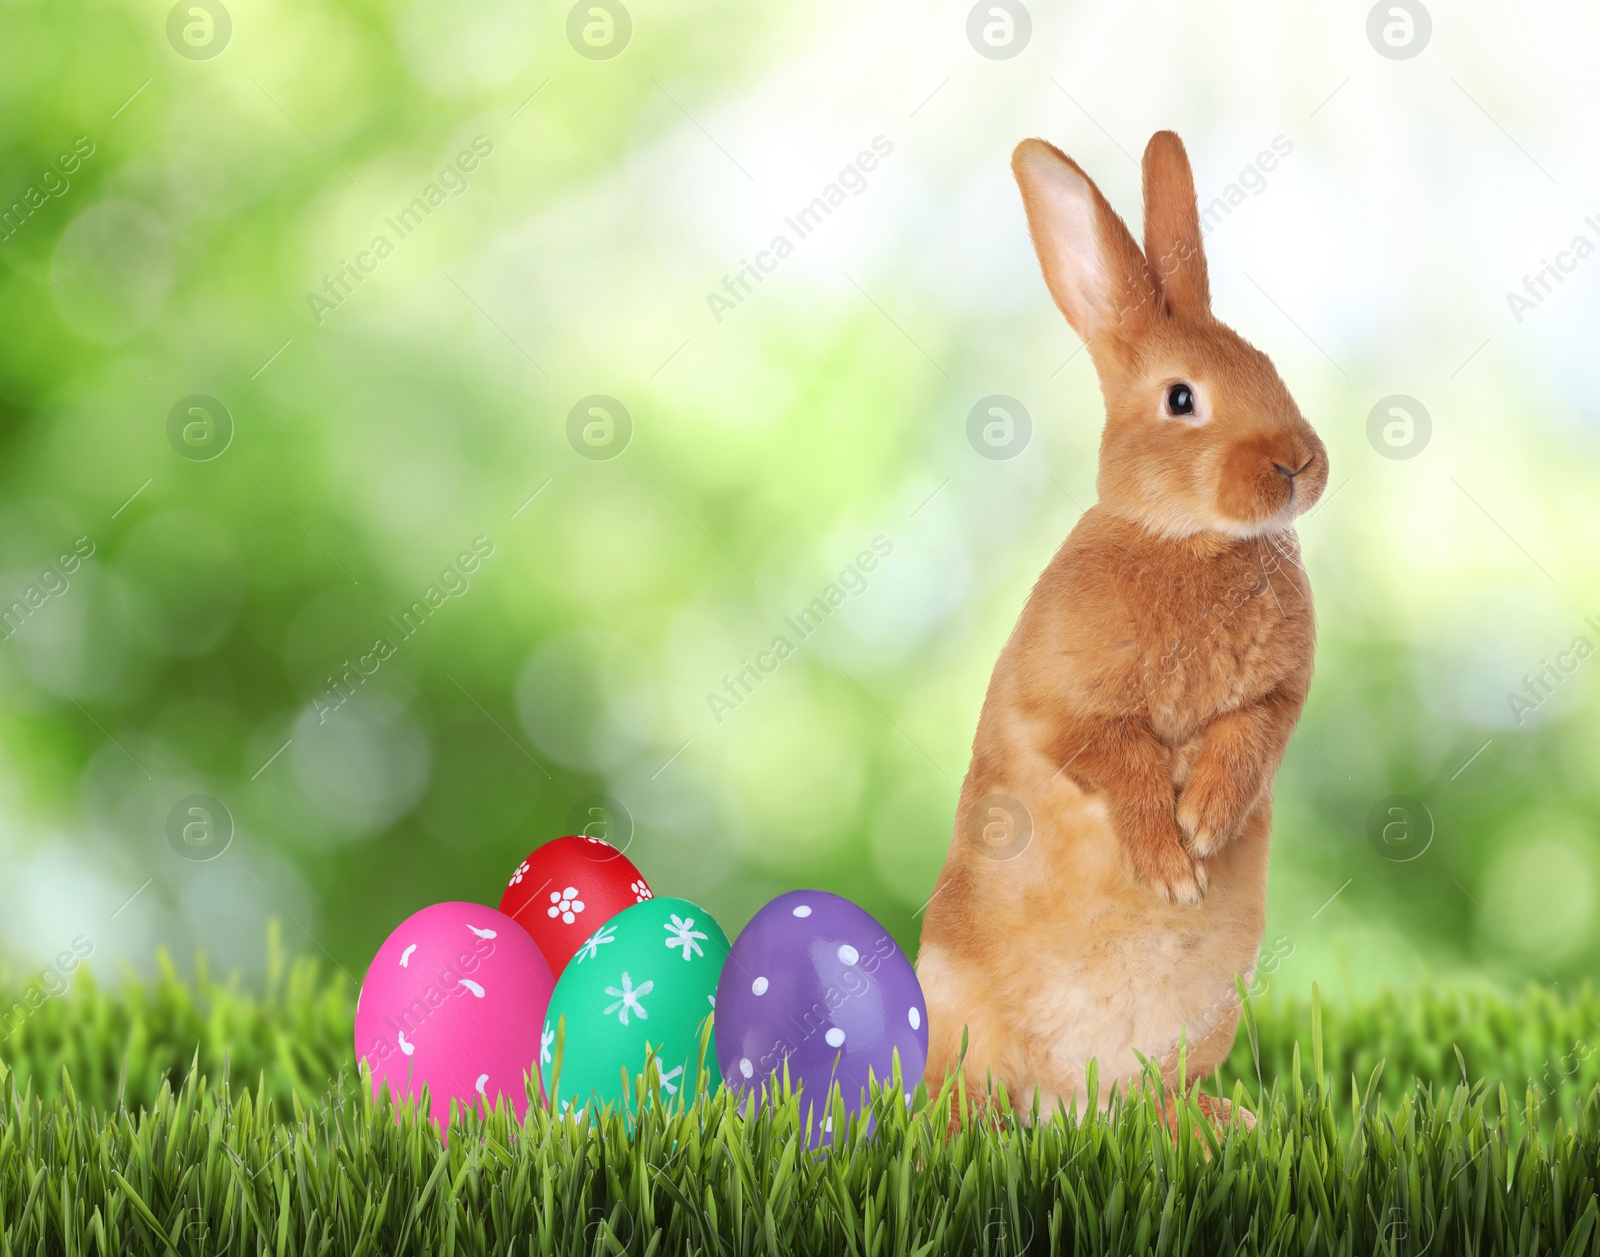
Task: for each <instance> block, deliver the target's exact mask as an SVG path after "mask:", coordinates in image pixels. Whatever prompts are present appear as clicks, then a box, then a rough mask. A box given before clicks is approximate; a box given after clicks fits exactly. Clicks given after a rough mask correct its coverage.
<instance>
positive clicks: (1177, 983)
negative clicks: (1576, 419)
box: [917, 131, 1328, 1109]
mask: <svg viewBox="0 0 1600 1257" xmlns="http://www.w3.org/2000/svg"><path fill="white" fill-rule="evenodd" d="M1012 169H1013V171H1014V172H1015V174H1016V178H1017V182H1018V184H1019V185H1020V187H1021V189H1022V198H1023V203H1024V206H1025V208H1026V210H1027V217H1028V228H1029V232H1030V233H1031V235H1032V237H1033V243H1034V248H1035V250H1036V251H1037V253H1038V255H1039V261H1040V265H1041V267H1042V269H1043V271H1044V277H1045V282H1046V285H1047V286H1048V288H1049V290H1050V293H1051V295H1052V297H1054V299H1055V302H1056V304H1057V305H1058V306H1059V307H1060V309H1061V311H1062V313H1063V314H1064V315H1065V316H1066V318H1067V321H1068V322H1069V323H1070V324H1071V325H1072V327H1073V328H1074V329H1075V330H1076V331H1077V332H1078V334H1079V335H1080V336H1081V337H1082V338H1083V339H1084V341H1085V342H1086V343H1087V344H1088V347H1089V353H1090V356H1091V357H1092V358H1093V361H1094V365H1095V369H1096V371H1097V373H1098V375H1099V379H1100V388H1101V392H1102V394H1103V395H1104V398H1105V404H1106V425H1105V431H1104V434H1103V436H1102V438H1101V442H1100V470H1099V477H1098V481H1097V488H1098V491H1099V501H1098V503H1097V504H1096V505H1095V506H1094V507H1092V508H1091V509H1090V510H1088V511H1087V512H1085V513H1084V515H1083V517H1082V519H1080V520H1079V521H1078V524H1077V526H1076V527H1075V528H1074V529H1073V531H1072V534H1071V536H1069V537H1068V538H1067V540H1066V542H1065V544H1063V545H1062V547H1061V549H1060V550H1059V551H1057V553H1056V555H1055V557H1054V559H1052V560H1051V562H1050V565H1049V567H1048V568H1046V569H1045V572H1044V574H1043V576H1041V577H1040V579H1039V583H1038V584H1037V585H1036V586H1035V587H1034V590H1033V593H1032V595H1031V596H1030V597H1029V599H1028V603H1027V606H1026V607H1025V608H1024V609H1023V612H1022V617H1021V619H1020V620H1018V622H1017V626H1016V629H1015V630H1014V631H1013V632H1012V634H1011V638H1010V640H1009V641H1008V642H1007V643H1006V646H1005V649H1004V651H1003V652H1002V653H1001V655H1000V660H999V662H998V663H997V664H996V665H995V669H994V675H993V677H992V679H991V680H990V682H989V691H988V695H987V697H986V698H985V700H984V704H983V712H982V715H981V716H980V718H979V722H978V732H977V736H976V738H975V739H974V742H973V749H972V764H971V767H970V768H969V769H968V770H967V776H966V780H965V782H964V783H963V785H962V789H961V798H960V803H959V805H958V807H957V812H956V824H955V836H954V839H953V841H952V842H951V845H950V854H949V857H948V859H947V861H946V863H945V867H944V871H943V873H942V874H941V875H940V878H939V884H938V887H937V889H936V890H935V892H934V896H933V899H932V901H931V902H930V904H929V906H928V910H927V917H926V920H925V922H924V926H923V932H922V947H921V951H920V954H919V958H918V963H917V969H918V974H919V976H920V977H921V979H922V984H923V987H924V989H925V992H926V995H927V1001H928V1016H929V1033H930V1046H929V1054H928V1082H929V1085H930V1087H932V1086H937V1085H938V1084H939V1083H940V1082H941V1081H942V1080H943V1079H944V1077H945V1076H946V1074H947V1073H948V1072H949V1071H951V1070H953V1069H955V1068H957V1067H958V1066H959V1068H961V1069H962V1070H963V1071H964V1073H965V1075H966V1077H967V1082H968V1089H969V1091H971V1092H973V1093H975V1094H976V1093H982V1092H983V1090H984V1089H985V1087H986V1086H987V1085H988V1084H989V1083H990V1082H991V1081H993V1082H1004V1083H1005V1084H1006V1087H1007V1090H1008V1092H1009V1094H1010V1095H1011V1097H1012V1098H1013V1100H1014V1101H1015V1102H1016V1103H1017V1104H1018V1106H1019V1107H1020V1108H1023V1109H1026V1108H1027V1107H1028V1105H1029V1104H1030V1103H1031V1100H1032V1097H1033V1095H1034V1094H1035V1093H1038V1095H1039V1096H1040V1098H1041V1100H1042V1101H1043V1103H1044V1105H1045V1106H1046V1107H1049V1106H1050V1105H1052V1104H1053V1103H1054V1102H1056V1101H1057V1100H1061V1101H1063V1102H1065V1101H1069V1100H1070V1099H1071V1098H1072V1097H1074V1096H1081V1095H1082V1093H1083V1090H1084V1081H1085V1067H1086V1066H1087V1063H1088V1062H1089V1060H1090V1059H1091V1058H1096V1059H1098V1061H1099V1068H1100V1075H1101V1078H1102V1079H1104V1080H1105V1081H1106V1082H1111V1081H1118V1080H1120V1081H1123V1082H1128V1081H1131V1080H1133V1079H1134V1078H1136V1077H1137V1076H1138V1072H1139V1068H1140V1067H1139V1062H1138V1057H1137V1055H1136V1053H1137V1054H1141V1055H1144V1056H1146V1057H1148V1058H1150V1059H1153V1060H1155V1061H1156V1062H1158V1063H1159V1064H1160V1066H1161V1068H1162V1071H1163V1073H1164V1075H1165V1076H1166V1077H1167V1079H1168V1080H1169V1081H1175V1080H1176V1075H1177V1066H1178V1047H1179V1043H1180V1039H1186V1041H1187V1071H1186V1072H1187V1075H1188V1078H1189V1079H1190V1080H1193V1079H1196V1078H1203V1077H1205V1076H1206V1075H1207V1074H1208V1073H1210V1072H1211V1071H1212V1070H1213V1069H1214V1068H1215V1067H1216V1065H1217V1063H1218V1062H1219V1061H1221V1059H1222V1058H1223V1057H1224V1056H1225V1055H1226V1054H1227V1052H1228V1050H1229V1049H1230V1047H1231V1046H1232V1043H1233V1038H1234V1032H1235V1030H1236V1029H1237V1026H1238V1020H1239V1013H1240V1008H1239V1004H1238V1000H1237V997H1236V994H1235V975H1239V976H1242V977H1244V978H1245V980H1246V981H1248V980H1249V978H1250V976H1251V975H1252V973H1253V971H1254V968H1255V958H1256V953H1257V949H1258V948H1259V946H1260V943H1261V935H1262V931H1263V929H1264V926H1265V918H1266V890H1267V846H1268V840H1269V837H1270V828H1271V811H1272V779H1273V776H1274V774H1275V773H1276V771H1277V768H1278V763H1279V761H1280V759H1281V758H1282V756H1283V751H1284V746H1285V744H1286V743H1287V742H1288V740H1289V736H1290V734H1291V733H1292V732H1293V731H1294V726H1295V722H1296V721H1297V720H1298V718H1299V715H1300V709H1301V707H1302V705H1303V704H1304V703H1305V700H1306V692H1307V689H1308V687H1309V686H1310V683H1311V665H1312V651H1313V645H1314V638H1315V628H1314V624H1313V618H1312V610H1311V588H1310V585H1309V583H1308V581H1307V579H1306V575H1305V571H1304V569H1303V567H1302V566H1301V564H1300V561H1299V548H1298V544H1297V542H1296V539H1295V534H1294V530H1293V522H1294V519H1295V518H1296V517H1297V516H1298V515H1299V514H1301V513H1302V512H1304V511H1305V510H1307V509H1309V508H1310V506H1311V505H1312V504H1313V503H1314V502H1315V501H1316V500H1317V498H1318V497H1319V496H1320V495H1321V493H1322V491H1323V488H1324V487H1325V486H1326V484H1327V478H1328V457H1327V452H1326V451H1325V450H1324V449H1323V446H1322V442H1321V441H1320V440H1318V439H1317V435H1316V433H1315V432H1313V431H1312V429H1311V426H1310V425H1309V424H1308V423H1307V422H1306V421H1305V419H1304V418H1303V417H1302V416H1301V414H1300V411H1299V410H1298V408H1297V407H1296V406H1295V403H1294V399H1293V398H1291V397H1290V396H1289V392H1288V390H1287V389H1286V388H1285V387H1284V384H1283V381H1282V380H1280V379H1279V378H1278V374H1277V372H1276V371H1275V370H1274V369H1273V366H1272V363H1271V362H1269V361H1268V360H1267V358H1266V356H1265V355H1263V354H1262V353H1261V352H1259V351H1258V350H1256V349H1255V348H1253V347H1252V346H1251V345H1249V344H1247V343H1246V342H1245V341H1244V340H1243V339H1242V338H1241V337H1240V336H1238V335H1237V334H1236V333H1234V332H1233V331H1231V330H1230V329H1228V328H1227V327H1224V326H1223V325H1222V324H1221V323H1219V322H1217V321H1216V320H1215V319H1214V318H1213V317H1212V316H1211V309H1210V286H1209V283H1208V280H1207V273H1206V262H1205V255H1204V252H1203V250H1202V246H1201V235H1200V223H1199V218H1198V215H1197V212H1196V206H1195V195H1194V183H1193V179H1192V176H1191V174H1190V170H1189V161H1188V157H1187V155H1186V154H1185V152H1184V148H1183V144H1182V142H1181V141H1180V140H1179V139H1178V137H1177V136H1176V135H1174V134H1172V133H1171V132H1167V131H1163V132H1159V133H1157V134H1156V135H1155V136H1154V137H1153V138H1152V139H1151V141H1150V144H1149V147H1148V148H1147V149H1146V150H1145V156H1144V200H1145V207H1144V208H1145V215H1144V217H1145V244H1144V249H1143V250H1141V249H1140V247H1139V246H1138V244H1136V243H1135V241H1134V239H1133V237H1132V236H1131V235H1130V234H1129V232H1128V229H1127V228H1126V227H1125V226H1124V225H1123V223H1122V220H1121V219H1119V218H1118V217H1117V215H1116V214H1115V212H1114V211H1113V210H1112V209H1111V207H1110V205H1108V204H1107V203H1106V200H1105V198H1104V197H1103V196H1101V194H1100V191H1099V189H1097V188H1096V187H1095V185H1094V184H1093V182H1091V181H1090V179H1089V178H1088V177H1087V176H1086V175H1085V174H1084V173H1083V171H1082V170H1081V169H1079V167H1078V166H1077V165H1076V164H1075V163H1074V162H1073V161H1072V160H1071V159H1070V158H1068V157H1066V156H1065V155H1063V154H1062V153H1060V152H1059V151H1058V150H1056V149H1055V148H1053V147H1051V146H1050V145H1048V144H1046V143H1044V142H1043V141H1042V140H1026V141H1024V142H1023V143H1022V144H1021V145H1019V146H1018V148H1017V150H1016V153H1015V155H1014V157H1013V159H1012ZM1180 382H1181V383H1186V384H1187V385H1189V386H1190V388H1191V390H1192V394H1193V398H1194V414H1192V415H1182V414H1181V413H1173V412H1172V408H1171V406H1170V404H1169V399H1170V397H1171V396H1172V394H1171V393H1170V392H1169V390H1170V389H1171V388H1172V387H1173V385H1175V384H1177V383H1180ZM1180 409H1181V403H1180ZM963 1026H965V1027H966V1028H967V1031H968V1036H969V1039H968V1051H967V1054H966V1056H965V1059H964V1060H959V1061H958V1056H959V1044H960V1042H961V1034H962V1028H963ZM1107 1090H1108V1089H1107V1088H1106V1087H1105V1086H1104V1085H1102V1087H1101V1089H1100V1091H1101V1095H1102V1096H1104V1095H1105V1094H1106V1093H1107Z"/></svg>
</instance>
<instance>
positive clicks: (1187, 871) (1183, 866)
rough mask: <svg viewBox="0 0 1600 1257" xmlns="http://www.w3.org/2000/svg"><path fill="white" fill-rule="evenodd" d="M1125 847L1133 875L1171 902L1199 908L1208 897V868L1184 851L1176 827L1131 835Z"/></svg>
mask: <svg viewBox="0 0 1600 1257" xmlns="http://www.w3.org/2000/svg"><path fill="white" fill-rule="evenodd" d="M1131 837H1132V841H1130V842H1126V843H1125V844H1124V850H1125V851H1126V852H1127V856H1128V863H1129V864H1130V865H1131V866H1132V868H1133V875H1134V876H1135V877H1136V878H1138V879H1139V880H1140V881H1141V882H1143V883H1144V884H1145V885H1147V886H1149V887H1150V888H1151V889H1152V890H1154V891H1155V892H1156V894H1158V895H1160V896H1161V897H1162V898H1163V899H1165V900H1166V901H1167V902H1168V903H1181V904H1185V905H1187V906H1189V907H1198V906H1199V904H1200V903H1201V901H1202V900H1203V899H1205V895H1206V880H1207V874H1206V866H1205V862H1204V861H1202V860H1197V859H1196V858H1195V857H1194V856H1192V855H1190V854H1189V852H1188V851H1186V850H1184V846H1183V843H1182V842H1181V841H1180V840H1179V837H1178V831H1177V827H1176V826H1175V825H1174V826H1170V829H1169V831H1162V830H1159V829H1155V830H1151V831H1146V832H1143V833H1139V834H1137V835H1132V836H1131Z"/></svg>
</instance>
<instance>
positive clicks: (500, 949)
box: [356, 903, 555, 1131]
mask: <svg viewBox="0 0 1600 1257" xmlns="http://www.w3.org/2000/svg"><path fill="white" fill-rule="evenodd" d="M554 987H555V977H554V975H552V974H551V972H550V966H549V964H547V963H546V961H545V958H544V956H543V954H542V953H541V952H540V951H539V949H538V947H536V946H535V945H534V942H533V940H532V939H531V938H529V937H528V934H527V932H526V931H525V930H522V929H520V928H519V927H518V926H517V924H516V922H514V921H512V920H511V918H510V917H508V916H506V915H505V914H504V913H500V912H496V911H495V910H494V909H493V908H487V907H484V906H483V905H482V904H476V903H436V904H434V905H433V906H432V907H429V908H424V909H422V911H421V912H416V913H413V914H412V915H411V916H409V917H407V918H406V919H405V920H404V921H402V922H401V923H400V925H399V926H398V927H396V929H395V931H394V933H392V934H390V935H389V937H388V938H387V939H385V940H384V943H383V946H382V947H380V948H378V954H377V955H376V956H374V957H373V958H372V964H371V965H369V966H368V967H367V975H366V977H365V978H364V979H362V982H361V993H360V995H358V996H357V998H356V1056H357V1057H358V1058H360V1059H363V1060H365V1061H366V1062H367V1063H368V1064H369V1065H370V1067H371V1069H372V1087H373V1093H374V1095H376V1094H378V1093H379V1092H380V1091H381V1089H382V1088H383V1087H384V1086H385V1085H387V1086H388V1088H389V1093H390V1095H392V1096H394V1097H395V1098H396V1099H416V1098H418V1097H419V1096H420V1095H421V1092H422V1088H423V1085H424V1084H426V1085H427V1088H428V1099H429V1115H430V1116H431V1117H432V1118H433V1120H434V1122H435V1123H436V1124H437V1125H438V1126H439V1128H440V1130H441V1131H443V1130H444V1128H445V1127H446V1126H447V1125H448V1124H449V1120H450V1101H451V1100H455V1101H457V1102H459V1104H460V1105H461V1106H462V1107H463V1108H471V1107H473V1106H474V1105H478V1104H482V1105H484V1106H485V1107H492V1106H493V1105H494V1103H495V1101H496V1100H498V1099H499V1098H501V1097H502V1096H503V1097H504V1098H506V1099H507V1100H509V1101H510V1102H511V1107H512V1109H513V1110H514V1111H515V1112H516V1114H517V1116H518V1117H519V1118H520V1117H521V1116H522V1115H523V1114H524V1113H525V1112H526V1111H527V1108H528V1078H529V1076H530V1075H531V1076H532V1077H534V1078H536V1079H537V1078H538V1076H539V1032H540V1029H541V1028H542V1027H543V1025H544V1015H545V1007H546V1006H547V1005H548V1004H549V1002H550V992H551V990H552V989H553V988H554ZM541 1094H542V1084H541Z"/></svg>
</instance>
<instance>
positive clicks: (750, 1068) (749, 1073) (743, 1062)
mask: <svg viewBox="0 0 1600 1257" xmlns="http://www.w3.org/2000/svg"><path fill="white" fill-rule="evenodd" d="M739 1072H740V1073H741V1074H743V1075H744V1076H745V1077H746V1078H753V1077H754V1076H755V1072H756V1067H755V1066H754V1065H752V1064H751V1063H750V1058H749V1057H748V1056H746V1057H741V1058H740V1060H739Z"/></svg>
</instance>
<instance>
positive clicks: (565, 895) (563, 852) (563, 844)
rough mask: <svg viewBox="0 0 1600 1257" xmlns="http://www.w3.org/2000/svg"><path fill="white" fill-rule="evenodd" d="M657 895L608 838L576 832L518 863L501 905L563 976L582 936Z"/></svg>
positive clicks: (581, 940) (554, 840)
mask: <svg viewBox="0 0 1600 1257" xmlns="http://www.w3.org/2000/svg"><path fill="white" fill-rule="evenodd" d="M654 897H655V896H654V895H653V894H652V893H651V891H650V887H649V885H648V884H647V883H646V882H645V880H644V875H643V874H642V873H640V872H639V870H638V869H636V868H634V867H633V862H632V861H631V860H629V859H628V857H627V856H625V855H623V854H622V852H620V851H618V850H617V849H616V848H615V847H613V846H612V845H611V844H610V843H609V842H604V841H602V840H601V839H599V838H586V837H582V836H580V835H572V836H570V837H566V838H555V839H552V840H551V841H549V842H547V843H545V844H544V846H542V847H540V848H539V849H538V850H537V851H535V852H533V854H531V855H530V856H529V857H528V858H527V859H526V860H524V861H523V862H522V863H521V864H519V865H517V868H516V871H515V872H513V873H512V874H511V882H510V884H509V885H507V886H506V889H505V893H504V894H503V895H501V896H500V911H501V912H503V913H505V914H506V915H507V916H508V917H510V918H511V919H512V920H513V921H515V922H516V923H517V924H518V925H520V926H521V927H522V928H523V929H525V930H527V931H528V933H529V934H531V935H533V941H534V942H535V943H537V944H538V945H539V950H540V951H542V952H543V953H544V958H545V959H546V960H547V961H548V962H549V963H550V971H551V972H552V973H554V974H555V975H556V976H557V977H560V976H561V971H562V970H563V969H565V968H566V967H567V961H569V960H571V959H572V956H573V953H574V952H576V951H577V950H578V948H579V947H581V946H583V940H584V939H586V938H588V937H589V935H591V934H593V933H594V932H595V931H596V930H598V929H599V928H600V927H601V926H602V925H604V924H605V923H606V922H607V921H608V920H609V919H610V918H612V917H614V916H616V915H617V913H619V912H621V911H622V910H623V909H624V908H631V907H633V905H634V904H636V903H643V902H644V901H645V900H646V899H653V898H654Z"/></svg>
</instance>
